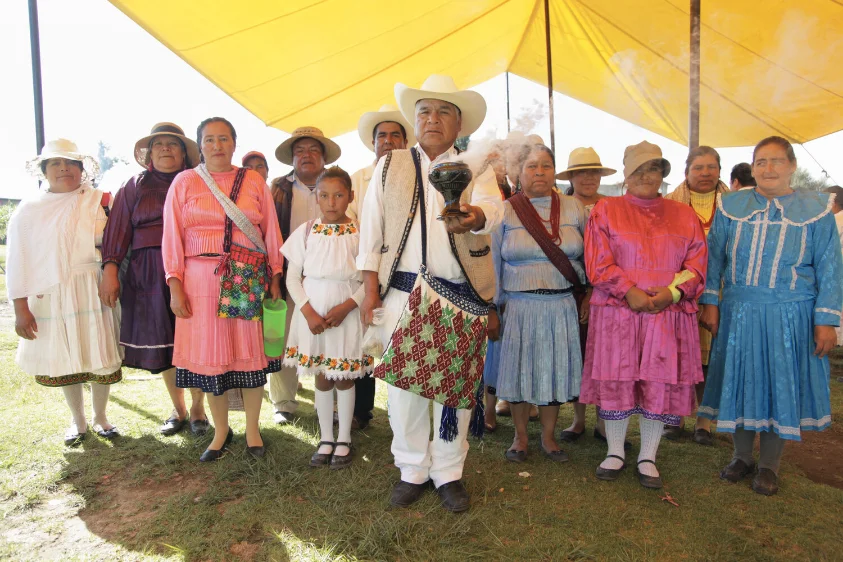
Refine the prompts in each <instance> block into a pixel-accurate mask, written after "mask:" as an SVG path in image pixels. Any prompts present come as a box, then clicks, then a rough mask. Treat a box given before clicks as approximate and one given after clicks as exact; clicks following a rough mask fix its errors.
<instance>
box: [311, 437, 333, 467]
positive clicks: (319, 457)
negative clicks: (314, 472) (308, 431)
mask: <svg viewBox="0 0 843 562" xmlns="http://www.w3.org/2000/svg"><path fill="white" fill-rule="evenodd" d="M322 445H328V446H330V447H331V452H330V453H320V452H319V448H320V447H321V446H322ZM336 448H337V445H336V443H334V442H333V441H320V442H319V444H318V445H317V446H316V452H315V453H313V456H312V457H310V466H312V467H314V468H318V467H320V466H328V465H330V464H331V457H332V456H334V449H336Z"/></svg>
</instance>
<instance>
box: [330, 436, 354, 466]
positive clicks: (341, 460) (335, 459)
mask: <svg viewBox="0 0 843 562" xmlns="http://www.w3.org/2000/svg"><path fill="white" fill-rule="evenodd" d="M340 445H343V446H345V447H348V454H347V455H343V456H339V455H337V454H334V455H332V456H331V467H330V468H331V470H342V469H343V468H348V467H349V466H351V461H352V453H354V448H353V447H352V446H351V443H343V442H341V441H337V442H336V443H334V451H336V450H337V447H339V446H340Z"/></svg>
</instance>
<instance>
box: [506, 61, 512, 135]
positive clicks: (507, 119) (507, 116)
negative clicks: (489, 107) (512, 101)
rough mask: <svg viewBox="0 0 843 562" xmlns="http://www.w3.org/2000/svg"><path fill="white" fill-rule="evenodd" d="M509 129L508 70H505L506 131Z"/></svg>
mask: <svg viewBox="0 0 843 562" xmlns="http://www.w3.org/2000/svg"><path fill="white" fill-rule="evenodd" d="M510 130H511V123H510V118H509V71H508V70H507V71H506V132H507V134H508V133H509V131H510Z"/></svg>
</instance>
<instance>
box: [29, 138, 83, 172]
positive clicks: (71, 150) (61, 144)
mask: <svg viewBox="0 0 843 562" xmlns="http://www.w3.org/2000/svg"><path fill="white" fill-rule="evenodd" d="M52 158H64V159H66V160H75V161H76V162H81V163H82V169H83V170H84V172H85V174H86V175H87V177H88V178H96V177H97V176H99V175H100V166H99V164H98V163H97V161H96V159H94V157H93V156H90V155H88V154H83V153H81V152H79V148H78V147H77V146H76V143H75V142H73V141H69V140H67V139H55V140H51V141H48V142H47V144H45V145H44V148H43V149H42V150H41V154H39V155H38V156H36V157H35V158H33V159H32V160H29V161H28V162H27V163H26V171H27V172H29V173H30V174H32V175H33V176H35V177H37V178H38V179H40V180H44V179H46V178H45V177H44V172H42V171H41V162H45V161H47V160H50V159H52Z"/></svg>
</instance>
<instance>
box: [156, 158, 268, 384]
mask: <svg viewBox="0 0 843 562" xmlns="http://www.w3.org/2000/svg"><path fill="white" fill-rule="evenodd" d="M236 174H237V168H236V167H235V168H233V169H232V170H231V171H230V172H225V173H220V174H217V173H212V174H211V176H212V177H213V178H214V180H215V181H216V182H217V185H218V186H219V188H220V190H221V191H222V192H223V193H225V194H226V195H228V194H230V193H231V188H232V187H233V185H234V177H235V175H236ZM237 206H238V207H239V208H240V210H242V211H243V212H244V213H245V215H246V216H247V217H248V218H249V220H250V221H251V222H252V224H254V225H255V226H257V227H258V229H259V230H260V231H261V233H263V238H264V242H265V243H266V251H267V254H268V258H267V259H268V263H269V267H270V268H271V269H272V272H273V273H280V272H281V271H282V269H283V265H284V262H283V258H282V256H281V253H280V248H281V243H282V240H281V230H280V229H279V228H278V217H277V215H276V214H275V206H274V203H273V201H272V196H271V195H270V193H269V188H268V187H267V186H266V183H265V182H264V181H263V178H261V177H260V175H259V174H258V173H257V172H253V171H249V172H248V173H247V174H246V176H245V178H244V180H243V186H242V187H241V189H240V196H239V198H238V199H237ZM224 229H225V212H224V211H223V209H222V206H220V204H219V202H218V201H217V200H216V198H215V197H214V196H213V194H212V193H211V192H210V190H209V189H208V186H207V185H205V182H204V181H202V178H201V177H199V175H198V174H197V173H196V172H195V171H193V170H186V171H184V172H182V173H180V174H179V175H178V176H176V179H175V180H173V184H172V186H171V187H170V190H169V191H168V192H167V200H166V202H165V203H164V237H163V241H162V246H161V251H162V256H163V258H164V271H165V272H166V276H167V279H170V278H171V277H176V278H178V279H181V280H182V283H183V284H184V289H185V292H186V293H187V297H188V300H189V302H190V306H191V308H192V311H193V316H192V317H191V318H176V333H175V346H174V349H173V365H175V366H176V384H177V385H178V386H179V387H183V388H193V387H195V388H201V389H202V390H203V391H205V392H213V393H214V394H216V395H219V394H222V393H223V392H225V391H226V390H229V389H231V388H255V387H258V386H263V384H265V383H266V375H267V374H268V373H269V372H273V370H279V369H280V363H279V361H275V363H276V364H275V365H270V361H269V360H268V359H267V357H266V356H265V355H264V350H263V326H262V323H261V322H252V321H250V320H242V319H236V318H220V317H218V316H217V305H218V302H219V293H220V277H219V276H218V275H216V274H214V269H215V268H216V266H217V263H219V259H220V258H219V257H214V256H207V255H206V254H216V255H219V254H221V253H222V251H223V238H224V235H225V230H224ZM232 242H233V243H234V244H239V245H241V246H245V247H247V248H253V247H254V245H253V244H252V243H251V242H250V241H249V239H248V238H247V237H246V235H245V234H243V233H242V232H241V231H240V229H239V228H237V227H236V226H235V227H234V231H233V237H232Z"/></svg>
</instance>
